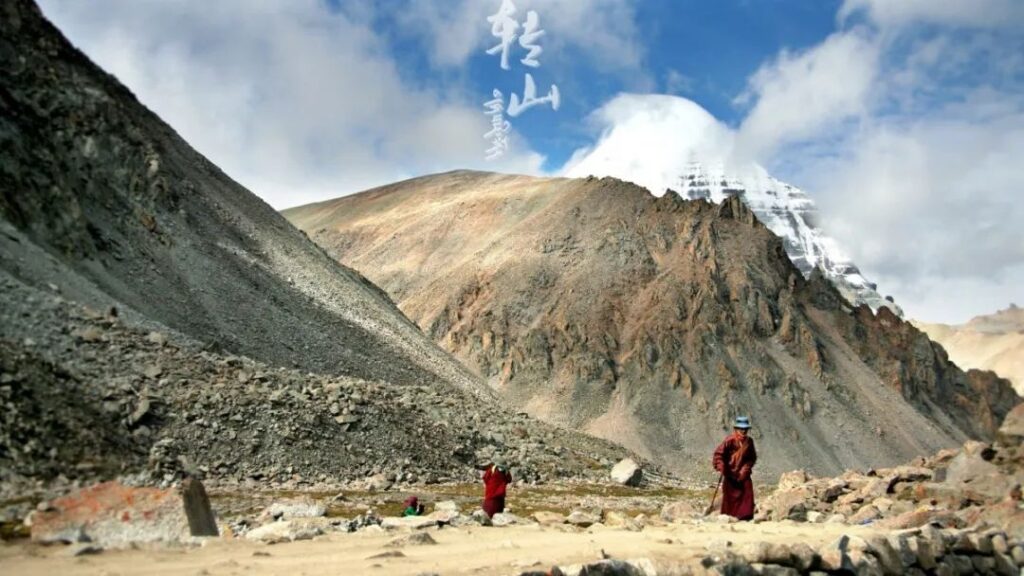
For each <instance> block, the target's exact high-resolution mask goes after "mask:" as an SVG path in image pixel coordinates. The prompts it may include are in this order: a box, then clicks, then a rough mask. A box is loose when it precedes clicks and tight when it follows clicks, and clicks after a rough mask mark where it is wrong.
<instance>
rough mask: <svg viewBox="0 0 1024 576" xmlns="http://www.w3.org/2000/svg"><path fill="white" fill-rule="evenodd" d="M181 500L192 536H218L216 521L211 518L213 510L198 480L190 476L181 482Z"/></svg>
mask: <svg viewBox="0 0 1024 576" xmlns="http://www.w3.org/2000/svg"><path fill="white" fill-rule="evenodd" d="M181 498H182V500H183V503H184V506H185V516H186V517H187V518H188V528H189V532H190V533H191V535H192V536H219V535H220V532H218V531H217V520H216V519H215V518H214V517H213V509H212V508H211V507H210V498H209V497H208V496H207V495H206V489H205V488H203V483H202V482H200V481H199V479H197V478H193V477H191V476H190V477H188V478H185V480H184V481H182V483H181Z"/></svg>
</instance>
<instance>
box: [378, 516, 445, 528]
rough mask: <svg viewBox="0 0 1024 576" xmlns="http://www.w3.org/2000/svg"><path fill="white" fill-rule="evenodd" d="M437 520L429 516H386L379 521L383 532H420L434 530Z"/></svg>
mask: <svg viewBox="0 0 1024 576" xmlns="http://www.w3.org/2000/svg"><path fill="white" fill-rule="evenodd" d="M436 526H437V520H435V519H434V518H431V517H430V516H401V517H399V516H388V517H387V518H384V519H382V520H381V521H380V527H381V528H383V529H385V530H399V529H402V528H406V529H409V530H421V529H423V528H434V527H436Z"/></svg>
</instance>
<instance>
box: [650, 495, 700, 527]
mask: <svg viewBox="0 0 1024 576" xmlns="http://www.w3.org/2000/svg"><path fill="white" fill-rule="evenodd" d="M700 515H701V513H700V511H699V510H697V508H696V507H694V505H693V504H692V503H690V502H687V501H686V500H677V501H675V502H669V503H668V504H665V505H664V506H662V507H661V513H660V514H659V516H661V519H662V520H664V521H666V522H683V521H686V520H691V519H693V518H696V517H698V516H700Z"/></svg>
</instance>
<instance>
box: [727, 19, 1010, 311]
mask: <svg viewBox="0 0 1024 576" xmlns="http://www.w3.org/2000/svg"><path fill="white" fill-rule="evenodd" d="M854 13H862V14H864V15H866V16H867V23H868V25H869V26H870V27H869V28H867V29H865V28H864V27H857V28H853V29H850V30H845V31H839V32H837V33H835V34H834V35H832V36H830V37H829V38H828V39H827V40H825V41H824V42H823V43H821V44H819V45H818V46H815V47H812V48H811V49H809V50H807V51H806V52H804V53H803V54H800V55H797V56H791V55H789V54H787V53H783V54H782V55H781V56H780V57H779V58H777V59H776V60H774V61H773V62H770V63H769V64H767V65H765V66H763V67H762V68H761V69H760V70H759V71H758V73H757V74H755V75H754V76H753V77H752V78H751V80H750V89H749V90H748V92H747V95H746V96H747V98H749V100H750V101H751V102H753V103H754V104H753V108H752V110H751V112H750V114H749V115H748V117H747V118H746V120H745V121H744V122H743V124H742V129H741V134H740V138H741V140H742V141H743V143H744V146H745V147H746V149H747V150H748V151H752V152H753V154H755V156H757V157H758V159H760V160H762V161H765V162H766V163H768V164H769V165H770V166H772V167H773V168H774V169H775V170H776V172H777V173H778V175H779V176H781V177H783V178H784V179H789V180H794V181H795V183H797V184H799V185H802V186H803V187H804V188H806V189H808V190H811V191H812V192H813V193H814V196H815V198H816V199H817V200H818V202H819V205H820V207H821V209H822V213H823V214H822V216H823V224H824V228H825V230H826V231H827V232H828V233H829V234H831V235H833V236H835V237H836V238H837V239H838V240H839V243H840V245H841V246H842V247H843V249H844V250H845V251H846V252H848V253H850V255H851V256H852V257H853V259H854V261H856V262H857V264H858V265H859V266H860V268H861V269H862V270H863V271H864V272H865V275H866V276H868V277H870V278H872V279H874V280H876V281H877V282H878V283H879V289H880V290H881V291H882V292H883V293H891V294H893V295H894V296H895V297H896V301H897V302H898V303H900V304H901V305H902V306H903V307H904V309H905V310H906V311H907V312H908V314H909V315H910V316H912V317H917V318H921V319H924V320H934V321H945V322H962V321H965V320H967V319H968V318H969V317H970V316H973V315H976V314H981V313H987V312H990V311H992V310H995V309H997V308H1001V307H1005V305H1006V304H1007V302H1008V301H1009V300H1011V299H1012V300H1021V299H1022V296H1024V288H1020V286H1022V285H1024V284H1022V283H1021V280H1022V279H1024V233H1022V232H1020V230H1021V226H1020V222H1022V221H1024V203H1022V200H1024V168H1022V167H1021V165H1020V163H1019V160H1018V159H1019V158H1022V157H1024V91H1022V90H1021V88H1022V87H1024V82H1022V81H1021V78H1024V57H1022V56H1021V55H1020V54H1019V52H1020V48H1021V46H1024V34H1022V30H1024V29H1021V28H1020V27H1019V26H1018V27H1017V28H1016V29H1014V28H1013V26H1015V25H1018V24H1020V23H1024V20H1022V15H1024V3H1021V2H1019V1H1013V2H1001V1H997V0H993V1H988V0H978V1H971V2H959V1H950V2H934V1H931V0H928V1H915V0H900V1H894V0H885V1H881V0H879V1H875V0H847V1H846V2H845V4H844V6H843V8H842V10H841V12H840V21H841V22H846V21H849V18H850V16H851V15H852V14H854ZM844 118H845V120H846V121H845V122H842V119H844Z"/></svg>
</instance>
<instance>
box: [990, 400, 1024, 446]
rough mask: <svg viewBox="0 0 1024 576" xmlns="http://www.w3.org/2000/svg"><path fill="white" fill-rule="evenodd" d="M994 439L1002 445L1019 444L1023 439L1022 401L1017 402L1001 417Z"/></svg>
mask: <svg viewBox="0 0 1024 576" xmlns="http://www.w3.org/2000/svg"><path fill="white" fill-rule="evenodd" d="M996 440H997V441H998V442H999V443H1000V444H1002V445H1003V446H1020V445H1021V441H1022V440H1024V403H1021V404H1018V405H1017V406H1016V407H1014V409H1013V410H1010V412H1009V413H1008V414H1007V415H1006V418H1003V425H1002V426H1000V427H999V430H998V431H997V432H996Z"/></svg>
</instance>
